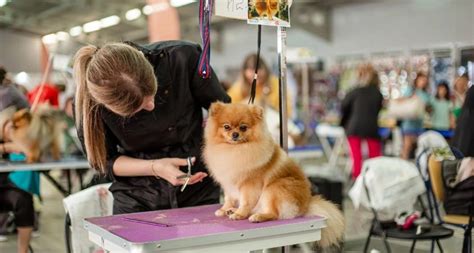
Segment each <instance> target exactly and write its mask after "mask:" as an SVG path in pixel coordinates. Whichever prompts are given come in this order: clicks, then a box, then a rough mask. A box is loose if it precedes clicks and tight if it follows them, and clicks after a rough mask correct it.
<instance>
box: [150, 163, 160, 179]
mask: <svg viewBox="0 0 474 253" xmlns="http://www.w3.org/2000/svg"><path fill="white" fill-rule="evenodd" d="M157 163H158V161H157V160H155V159H153V160H151V166H150V167H151V174H152V175H153V176H154V177H155V178H156V179H160V178H161V177H160V176H159V173H158V171H159V169H158V166H157Z"/></svg>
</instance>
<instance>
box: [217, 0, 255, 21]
mask: <svg viewBox="0 0 474 253" xmlns="http://www.w3.org/2000/svg"><path fill="white" fill-rule="evenodd" d="M247 13H248V0H215V1H214V14H215V15H216V16H221V17H226V18H234V19H242V20H247Z"/></svg>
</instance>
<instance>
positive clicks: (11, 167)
mask: <svg viewBox="0 0 474 253" xmlns="http://www.w3.org/2000/svg"><path fill="white" fill-rule="evenodd" d="M89 167H90V165H89V162H88V161H87V160H86V159H84V158H82V159H76V158H66V159H62V160H59V161H50V162H41V163H25V162H7V161H1V162H0V172H11V171H22V170H27V171H30V170H34V171H45V170H71V169H88V168H89Z"/></svg>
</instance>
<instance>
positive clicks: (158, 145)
mask: <svg viewBox="0 0 474 253" xmlns="http://www.w3.org/2000/svg"><path fill="white" fill-rule="evenodd" d="M133 46H135V47H136V48H137V49H138V50H140V51H142V52H143V53H144V55H145V56H146V58H147V59H148V60H149V61H150V63H151V64H152V66H153V68H154V70H155V75H156V77H157V80H158V92H157V94H156V96H155V108H154V110H153V111H151V112H150V111H146V110H142V111H140V112H138V113H137V114H135V115H133V116H132V117H131V118H123V117H121V116H119V115H117V114H115V113H113V112H111V111H109V110H107V109H106V108H105V107H101V109H100V110H101V111H100V115H101V117H102V120H103V123H104V126H105V139H106V143H105V145H106V150H107V173H108V175H109V176H110V177H111V178H112V180H113V181H114V185H113V186H112V188H113V189H114V190H120V189H123V190H127V189H129V188H130V187H143V186H145V185H144V184H148V183H147V181H155V179H154V178H153V177H118V176H115V175H114V173H113V165H114V162H115V160H116V159H117V158H118V157H119V156H121V155H126V156H129V157H133V158H139V159H159V158H165V157H178V158H186V157H188V156H195V157H196V159H197V162H196V163H195V165H194V166H193V174H194V173H195V172H197V171H205V170H206V168H205V166H204V164H203V163H202V161H201V160H200V159H201V146H202V139H203V114H202V113H203V112H202V108H204V109H208V108H209V106H210V104H211V103H212V102H215V101H218V100H219V101H223V102H230V98H229V96H227V94H226V93H225V91H224V89H223V88H222V86H221V85H220V83H219V81H218V79H217V76H216V75H215V74H214V71H212V76H211V77H210V78H209V79H203V78H202V77H201V76H199V75H198V72H197V66H198V60H199V56H200V53H201V48H200V47H199V46H198V45H197V44H193V43H190V42H183V41H167V42H158V43H153V44H149V45H144V46H139V45H135V44H133ZM78 136H79V138H80V139H81V141H82V142H83V132H82V129H78ZM146 178H148V179H146ZM112 188H111V190H112Z"/></svg>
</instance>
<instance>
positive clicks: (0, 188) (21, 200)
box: [0, 66, 34, 253]
mask: <svg viewBox="0 0 474 253" xmlns="http://www.w3.org/2000/svg"><path fill="white" fill-rule="evenodd" d="M6 74H7V71H6V70H5V69H4V68H3V67H1V66H0V155H1V156H4V155H6V154H7V153H11V152H18V151H19V149H18V147H17V146H16V145H15V144H14V143H12V142H11V131H10V129H11V127H12V124H11V121H10V118H11V117H12V115H13V113H15V111H16V110H17V109H21V108H26V107H28V101H27V100H26V97H24V96H23V95H22V94H21V93H20V92H19V91H18V90H17V89H16V88H15V87H14V86H12V85H11V84H5V83H4V81H5V79H6ZM8 175H9V173H0V210H1V211H13V213H14V215H15V225H16V226H17V230H18V253H26V252H28V245H29V244H30V240H31V233H32V232H33V225H34V208H33V197H32V195H31V194H30V193H28V192H26V191H23V190H21V189H20V188H18V187H16V186H15V185H14V184H13V183H12V182H11V181H10V180H9V179H8Z"/></svg>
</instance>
